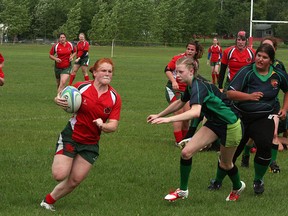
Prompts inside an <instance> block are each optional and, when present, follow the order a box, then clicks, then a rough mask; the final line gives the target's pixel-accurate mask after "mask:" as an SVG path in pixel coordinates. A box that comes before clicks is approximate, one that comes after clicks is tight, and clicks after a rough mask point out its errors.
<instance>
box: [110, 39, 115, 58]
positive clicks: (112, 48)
mask: <svg viewBox="0 0 288 216" xmlns="http://www.w3.org/2000/svg"><path fill="white" fill-rule="evenodd" d="M114 46H115V39H113V40H112V44H111V58H113V57H114Z"/></svg>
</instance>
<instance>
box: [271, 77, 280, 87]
mask: <svg viewBox="0 0 288 216" xmlns="http://www.w3.org/2000/svg"><path fill="white" fill-rule="evenodd" d="M271 85H272V87H273V88H274V89H275V88H277V87H278V80H277V79H271Z"/></svg>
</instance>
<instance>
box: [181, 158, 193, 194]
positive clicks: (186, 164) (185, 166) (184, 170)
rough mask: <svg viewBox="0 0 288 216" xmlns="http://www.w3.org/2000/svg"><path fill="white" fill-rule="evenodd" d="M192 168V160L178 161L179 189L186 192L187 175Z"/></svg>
mask: <svg viewBox="0 0 288 216" xmlns="http://www.w3.org/2000/svg"><path fill="white" fill-rule="evenodd" d="M191 168H192V158H190V159H188V160H185V159H183V158H181V159H180V189H181V190H187V188H188V181H189V175H190V171H191Z"/></svg>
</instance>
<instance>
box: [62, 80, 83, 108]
mask: <svg viewBox="0 0 288 216" xmlns="http://www.w3.org/2000/svg"><path fill="white" fill-rule="evenodd" d="M61 98H63V99H65V100H67V102H68V107H67V108H66V109H64V110H65V111H66V112H68V113H76V112H77V111H78V110H79V108H80V106H81V103H82V96H81V93H80V92H79V90H78V89H77V88H75V87H74V86H67V87H65V88H64V89H63V91H62V92H61Z"/></svg>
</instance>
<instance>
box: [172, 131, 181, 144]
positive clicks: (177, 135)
mask: <svg viewBox="0 0 288 216" xmlns="http://www.w3.org/2000/svg"><path fill="white" fill-rule="evenodd" d="M173 133H174V137H175V141H176V142H177V143H179V142H180V141H181V140H182V139H183V136H182V131H174V132H173Z"/></svg>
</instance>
